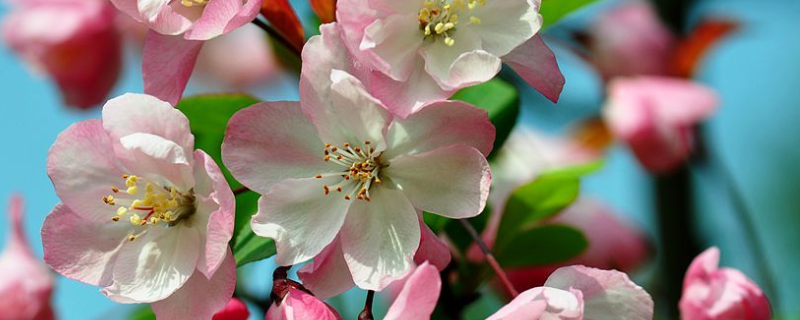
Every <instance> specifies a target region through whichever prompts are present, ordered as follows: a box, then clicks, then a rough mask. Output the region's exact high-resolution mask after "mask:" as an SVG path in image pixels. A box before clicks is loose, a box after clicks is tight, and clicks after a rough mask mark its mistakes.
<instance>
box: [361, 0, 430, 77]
mask: <svg viewBox="0 0 800 320" xmlns="http://www.w3.org/2000/svg"><path fill="white" fill-rule="evenodd" d="M417 8H421V7H417ZM418 10H419V9H417V10H415V11H413V12H409V13H405V14H403V15H390V16H388V17H386V18H385V19H380V20H376V21H375V22H373V23H372V24H370V25H369V26H368V27H367V28H366V29H365V30H364V31H365V33H364V40H363V41H362V42H361V45H360V47H359V49H361V50H368V51H370V52H371V53H373V55H374V56H375V58H376V59H375V61H376V62H377V63H378V65H376V66H372V67H373V69H376V70H380V71H381V72H383V73H384V74H386V75H388V76H389V77H390V78H392V79H394V80H397V81H407V80H408V77H409V76H410V75H411V73H412V71H413V69H414V66H415V65H416V63H417V60H418V59H420V57H419V53H418V51H419V49H420V48H421V46H422V45H423V43H424V42H423V40H424V39H423V38H422V37H421V36H420V30H419V21H417V15H418V12H419V11H418Z"/></svg>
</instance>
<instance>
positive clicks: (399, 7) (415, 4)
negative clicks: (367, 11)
mask: <svg viewBox="0 0 800 320" xmlns="http://www.w3.org/2000/svg"><path fill="white" fill-rule="evenodd" d="M422 4H423V0H405V1H394V0H368V5H369V7H370V8H373V9H379V10H382V11H384V13H386V14H410V13H413V14H417V13H418V12H419V10H420V9H422ZM418 24H419V23H418Z"/></svg>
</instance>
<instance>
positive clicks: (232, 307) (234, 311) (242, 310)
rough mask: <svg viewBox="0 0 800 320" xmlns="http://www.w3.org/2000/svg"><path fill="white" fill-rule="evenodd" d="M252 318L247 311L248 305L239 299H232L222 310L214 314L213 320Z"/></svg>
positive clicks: (244, 319)
mask: <svg viewBox="0 0 800 320" xmlns="http://www.w3.org/2000/svg"><path fill="white" fill-rule="evenodd" d="M248 317H250V311H248V310H247V305H246V304H244V302H242V301H241V300H239V299H236V298H232V299H231V301H228V304H227V305H226V306H225V308H223V309H222V310H220V311H218V312H217V313H216V314H214V317H213V318H211V320H247V318H248Z"/></svg>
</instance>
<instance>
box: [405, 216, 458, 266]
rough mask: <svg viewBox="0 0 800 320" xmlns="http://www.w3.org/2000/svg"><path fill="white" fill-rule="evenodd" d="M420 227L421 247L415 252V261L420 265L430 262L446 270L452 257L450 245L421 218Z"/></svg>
mask: <svg viewBox="0 0 800 320" xmlns="http://www.w3.org/2000/svg"><path fill="white" fill-rule="evenodd" d="M419 228H420V230H421V231H422V237H421V238H420V240H419V248H418V249H417V252H416V253H415V254H414V262H415V263H417V264H418V265H421V264H423V263H430V264H431V265H433V266H435V267H436V268H437V269H439V270H444V268H447V265H448V264H450V259H452V255H451V253H450V247H448V246H447V243H445V242H444V241H442V239H440V238H439V236H437V235H436V233H434V232H433V230H431V228H428V225H426V224H425V221H423V220H422V219H419Z"/></svg>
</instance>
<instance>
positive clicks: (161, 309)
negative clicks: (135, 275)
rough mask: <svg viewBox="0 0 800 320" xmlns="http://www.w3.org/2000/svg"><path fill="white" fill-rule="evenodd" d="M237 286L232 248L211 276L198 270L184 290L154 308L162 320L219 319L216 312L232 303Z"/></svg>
mask: <svg viewBox="0 0 800 320" xmlns="http://www.w3.org/2000/svg"><path fill="white" fill-rule="evenodd" d="M235 287H236V261H234V259H233V252H230V250H228V254H227V255H226V257H225V260H224V262H223V263H222V265H221V266H220V268H219V270H217V272H215V273H214V276H213V277H212V278H211V279H208V278H206V276H205V275H203V273H201V272H200V271H196V272H195V273H194V274H193V275H192V277H191V278H189V281H187V282H186V284H184V285H183V287H181V288H180V290H178V291H176V292H175V293H173V294H172V295H171V296H169V298H167V299H164V300H162V301H158V302H155V303H153V304H152V305H151V307H152V308H153V312H154V313H155V314H156V317H158V319H159V320H183V319H211V318H212V317H214V319H217V317H216V316H214V314H215V313H217V311H219V310H220V309H222V308H224V307H225V306H226V305H227V304H228V301H230V300H231V296H233V290H234V288H235ZM245 311H246V309H245Z"/></svg>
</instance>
